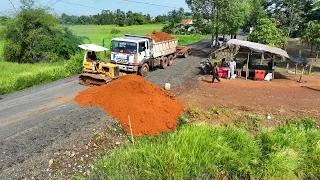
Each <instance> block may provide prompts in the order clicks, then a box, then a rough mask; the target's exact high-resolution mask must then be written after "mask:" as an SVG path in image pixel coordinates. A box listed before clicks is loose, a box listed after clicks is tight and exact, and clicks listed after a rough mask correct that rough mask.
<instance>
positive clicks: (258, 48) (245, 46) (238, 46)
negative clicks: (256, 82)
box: [214, 39, 291, 79]
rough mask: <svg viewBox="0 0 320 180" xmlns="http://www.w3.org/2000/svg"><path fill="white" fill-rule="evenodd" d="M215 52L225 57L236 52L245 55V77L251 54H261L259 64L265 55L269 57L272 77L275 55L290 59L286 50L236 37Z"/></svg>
mask: <svg viewBox="0 0 320 180" xmlns="http://www.w3.org/2000/svg"><path fill="white" fill-rule="evenodd" d="M214 53H215V54H217V53H219V54H220V56H222V57H224V58H227V57H234V56H235V55H237V54H243V55H247V60H246V75H245V76H246V79H247V78H248V76H249V58H250V56H251V55H253V54H255V55H261V61H260V66H261V64H262V62H263V61H264V59H265V57H269V58H270V59H271V63H272V69H270V71H271V72H272V74H273V75H272V77H274V67H275V64H274V63H275V59H276V56H279V57H281V58H282V59H284V58H287V59H291V57H290V56H289V55H288V53H287V51H285V50H283V49H280V48H277V47H272V46H268V45H264V44H259V43H254V42H250V41H243V40H238V39H231V40H229V41H228V42H227V44H226V46H225V47H222V48H220V49H218V50H216V51H215V52H214Z"/></svg>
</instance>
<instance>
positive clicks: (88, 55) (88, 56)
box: [87, 52, 92, 62]
mask: <svg viewBox="0 0 320 180" xmlns="http://www.w3.org/2000/svg"><path fill="white" fill-rule="evenodd" d="M91 60H92V59H91V52H88V53H87V61H88V62H91Z"/></svg>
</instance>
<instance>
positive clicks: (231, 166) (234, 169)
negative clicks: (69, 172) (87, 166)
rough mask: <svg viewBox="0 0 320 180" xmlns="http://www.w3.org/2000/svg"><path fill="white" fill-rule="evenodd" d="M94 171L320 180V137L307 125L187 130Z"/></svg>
mask: <svg viewBox="0 0 320 180" xmlns="http://www.w3.org/2000/svg"><path fill="white" fill-rule="evenodd" d="M258 119H259V118H258ZM301 121H302V122H306V119H304V120H303V119H302V120H301ZM311 122H312V120H311V119H308V123H307V124H310V123H311ZM94 166H95V169H94V174H93V176H92V177H91V178H93V179H319V178H320V169H319V167H320V131H319V130H318V129H316V128H314V127H311V126H309V125H307V128H306V127H305V125H303V124H302V125H301V126H293V125H289V126H281V127H278V128H275V129H262V130H261V131H259V132H256V133H250V132H248V131H247V130H245V129H244V128H233V127H210V126H204V125H183V126H182V127H180V128H179V130H177V131H176V132H174V133H170V134H162V135H158V136H156V137H154V138H153V139H151V140H149V139H148V137H145V138H140V140H139V141H137V142H136V144H135V145H134V146H132V145H127V147H124V148H123V149H120V150H117V151H115V152H114V153H112V154H111V155H109V156H107V157H105V158H104V159H100V160H98V161H96V163H95V164H94Z"/></svg>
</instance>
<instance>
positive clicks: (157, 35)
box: [145, 31, 175, 42]
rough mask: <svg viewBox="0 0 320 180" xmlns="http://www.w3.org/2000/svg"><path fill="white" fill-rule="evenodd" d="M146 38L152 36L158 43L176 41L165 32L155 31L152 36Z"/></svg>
mask: <svg viewBox="0 0 320 180" xmlns="http://www.w3.org/2000/svg"><path fill="white" fill-rule="evenodd" d="M145 36H151V37H152V38H153V39H154V40H155V41H156V42H161V41H168V40H172V39H175V38H174V37H172V36H170V35H169V34H167V33H165V32H161V31H160V32H156V31H153V32H152V33H151V34H146V35H145Z"/></svg>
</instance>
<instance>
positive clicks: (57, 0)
mask: <svg viewBox="0 0 320 180" xmlns="http://www.w3.org/2000/svg"><path fill="white" fill-rule="evenodd" d="M59 1H61V0H56V1H55V2H54V3H52V4H50V6H49V7H52V6H54V5H55V4H57V3H58V2H59Z"/></svg>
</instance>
